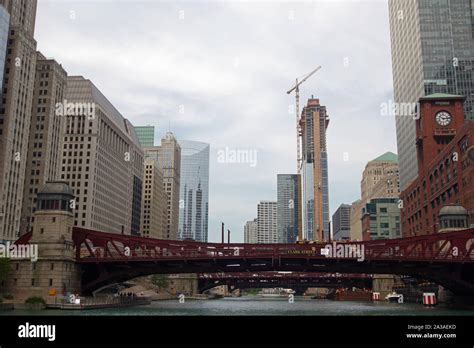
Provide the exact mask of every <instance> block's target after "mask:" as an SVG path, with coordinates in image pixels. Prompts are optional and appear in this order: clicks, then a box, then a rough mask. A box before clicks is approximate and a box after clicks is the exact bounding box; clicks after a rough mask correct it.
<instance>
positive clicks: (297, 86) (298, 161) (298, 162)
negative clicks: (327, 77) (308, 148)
mask: <svg viewBox="0 0 474 348" xmlns="http://www.w3.org/2000/svg"><path fill="white" fill-rule="evenodd" d="M321 68H322V67H321V66H320V65H319V66H318V67H317V68H316V69H314V70H313V71H311V72H310V73H309V74H307V75H305V76H304V77H303V79H302V80H301V81H298V79H296V83H295V86H294V87H293V88H291V89H290V90H288V91H287V92H286V93H287V94H290V93H291V92H293V91H295V99H296V107H295V111H296V172H297V173H298V174H300V173H301V168H302V166H303V157H302V155H301V152H302V148H301V135H302V134H301V124H300V85H301V84H302V83H303V82H305V81H306V80H307V79H309V78H310V77H311V76H312V75H314V74H315V73H316V72H317V71H318V70H319V69H321Z"/></svg>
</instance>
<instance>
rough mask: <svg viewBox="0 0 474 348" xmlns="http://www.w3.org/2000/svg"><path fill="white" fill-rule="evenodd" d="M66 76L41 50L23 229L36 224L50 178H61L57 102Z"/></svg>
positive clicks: (28, 161)
mask: <svg viewBox="0 0 474 348" xmlns="http://www.w3.org/2000/svg"><path fill="white" fill-rule="evenodd" d="M66 78H67V73H66V71H65V70H64V69H63V67H62V66H61V65H60V64H58V63H57V62H56V61H55V60H54V59H47V58H45V57H44V56H43V55H42V54H41V53H40V52H37V62H36V76H35V89H34V99H33V107H32V117H31V127H30V134H29V145H28V158H27V165H26V174H25V187H24V193H23V205H22V218H21V221H22V223H21V226H22V228H21V232H26V231H27V230H29V228H30V227H32V226H33V224H32V223H33V213H34V211H35V209H36V195H37V194H38V191H39V190H40V189H41V187H42V186H43V185H44V184H46V182H47V181H57V180H58V179H59V178H60V171H61V151H62V149H61V141H62V139H61V138H62V137H61V135H62V134H61V131H62V126H63V123H64V117H62V115H59V114H57V113H56V105H57V104H62V103H63V101H64V97H65V93H66Z"/></svg>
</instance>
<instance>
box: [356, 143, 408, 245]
mask: <svg viewBox="0 0 474 348" xmlns="http://www.w3.org/2000/svg"><path fill="white" fill-rule="evenodd" d="M360 191H361V199H359V200H357V201H355V202H353V203H352V206H351V239H352V240H362V222H361V218H362V209H363V208H364V207H365V205H366V204H367V203H369V202H370V200H371V199H374V198H398V197H399V195H400V184H399V175H398V158H397V155H396V154H394V153H392V152H386V153H384V154H383V155H381V156H379V157H377V158H375V159H374V160H372V161H370V162H368V163H367V165H366V166H365V169H364V172H363V173H362V180H361V183H360Z"/></svg>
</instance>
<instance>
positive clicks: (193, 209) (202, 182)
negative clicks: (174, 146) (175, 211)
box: [178, 140, 210, 242]
mask: <svg viewBox="0 0 474 348" xmlns="http://www.w3.org/2000/svg"><path fill="white" fill-rule="evenodd" d="M179 144H180V146H181V185H180V192H179V227H178V236H179V239H193V240H196V241H201V242H207V237H208V236H207V234H208V216H209V148H210V146H209V144H206V143H201V142H198V141H190V140H180V141H179Z"/></svg>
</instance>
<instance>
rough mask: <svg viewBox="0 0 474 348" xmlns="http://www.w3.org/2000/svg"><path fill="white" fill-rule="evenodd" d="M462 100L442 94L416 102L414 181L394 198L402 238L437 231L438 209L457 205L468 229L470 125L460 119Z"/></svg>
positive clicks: (473, 142) (473, 181)
mask: <svg viewBox="0 0 474 348" xmlns="http://www.w3.org/2000/svg"><path fill="white" fill-rule="evenodd" d="M463 100H464V97H462V96H456V95H448V94H433V95H429V96H426V97H422V98H420V119H418V120H417V122H416V140H417V141H416V144H417V147H416V149H417V160H418V177H417V178H416V179H415V180H414V181H413V182H412V183H411V184H410V185H409V186H408V187H407V188H406V190H404V191H403V192H402V193H401V195H400V198H401V200H402V203H403V209H402V214H401V220H402V232H403V236H404V237H409V236H419V235H426V234H432V233H437V232H438V231H439V229H440V221H439V217H438V216H439V212H440V210H441V209H442V208H443V207H445V206H448V205H452V204H456V205H461V206H463V207H464V208H465V209H466V210H467V213H468V219H469V224H470V226H474V121H472V120H465V116H464V109H465V108H464V107H463ZM452 227H455V226H452Z"/></svg>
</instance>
